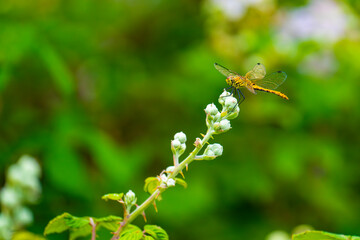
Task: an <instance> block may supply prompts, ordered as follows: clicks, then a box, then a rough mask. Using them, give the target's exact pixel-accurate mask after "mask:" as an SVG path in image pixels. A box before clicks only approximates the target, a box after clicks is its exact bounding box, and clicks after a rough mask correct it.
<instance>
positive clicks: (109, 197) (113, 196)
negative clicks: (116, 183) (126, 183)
mask: <svg viewBox="0 0 360 240" xmlns="http://www.w3.org/2000/svg"><path fill="white" fill-rule="evenodd" d="M123 196H124V194H123V193H109V194H105V195H104V196H102V197H101V199H103V200H105V201H107V200H113V201H120V200H121V198H122V197H123Z"/></svg>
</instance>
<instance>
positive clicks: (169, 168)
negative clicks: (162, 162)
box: [165, 166, 175, 172]
mask: <svg viewBox="0 0 360 240" xmlns="http://www.w3.org/2000/svg"><path fill="white" fill-rule="evenodd" d="M174 169H175V167H174V166H169V167H167V168H166V170H165V172H173V171H174Z"/></svg>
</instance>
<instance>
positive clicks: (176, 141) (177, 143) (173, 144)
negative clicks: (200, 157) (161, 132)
mask: <svg viewBox="0 0 360 240" xmlns="http://www.w3.org/2000/svg"><path fill="white" fill-rule="evenodd" d="M171 143H172V147H173V148H174V149H175V150H176V149H178V148H179V147H180V145H181V142H180V141H179V140H177V139H175V140H172V141H171Z"/></svg>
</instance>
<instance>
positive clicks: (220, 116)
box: [205, 90, 240, 134]
mask: <svg viewBox="0 0 360 240" xmlns="http://www.w3.org/2000/svg"><path fill="white" fill-rule="evenodd" d="M219 103H220V104H221V105H222V107H223V108H222V110H221V112H219V110H218V109H217V107H216V106H215V104H213V103H212V104H209V105H207V107H206V108H205V113H206V125H207V127H213V129H214V130H215V133H216V134H219V133H223V132H226V131H228V130H230V129H231V125H230V121H229V120H231V119H234V118H236V117H237V116H238V115H239V112H240V108H239V106H238V104H237V99H236V98H234V97H233V96H231V94H230V93H229V92H227V91H225V90H224V92H223V93H222V94H221V95H220V97H219Z"/></svg>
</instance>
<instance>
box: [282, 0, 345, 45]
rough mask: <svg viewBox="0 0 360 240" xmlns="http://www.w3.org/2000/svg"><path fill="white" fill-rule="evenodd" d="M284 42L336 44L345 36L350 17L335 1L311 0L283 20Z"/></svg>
mask: <svg viewBox="0 0 360 240" xmlns="http://www.w3.org/2000/svg"><path fill="white" fill-rule="evenodd" d="M282 22H283V23H282V25H281V28H280V29H281V30H280V38H281V39H282V40H283V41H289V40H290V41H291V40H301V41H302V40H316V41H320V42H330V43H332V42H336V41H338V40H340V39H342V38H344V36H345V32H346V30H347V28H348V25H349V15H348V14H347V13H345V11H344V9H343V8H342V7H341V6H340V5H339V4H338V3H337V2H335V1H334V0H311V1H310V2H309V4H308V5H306V6H305V7H301V8H297V9H296V10H292V11H290V12H288V13H287V15H286V16H285V18H284V19H283V20H282Z"/></svg>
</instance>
